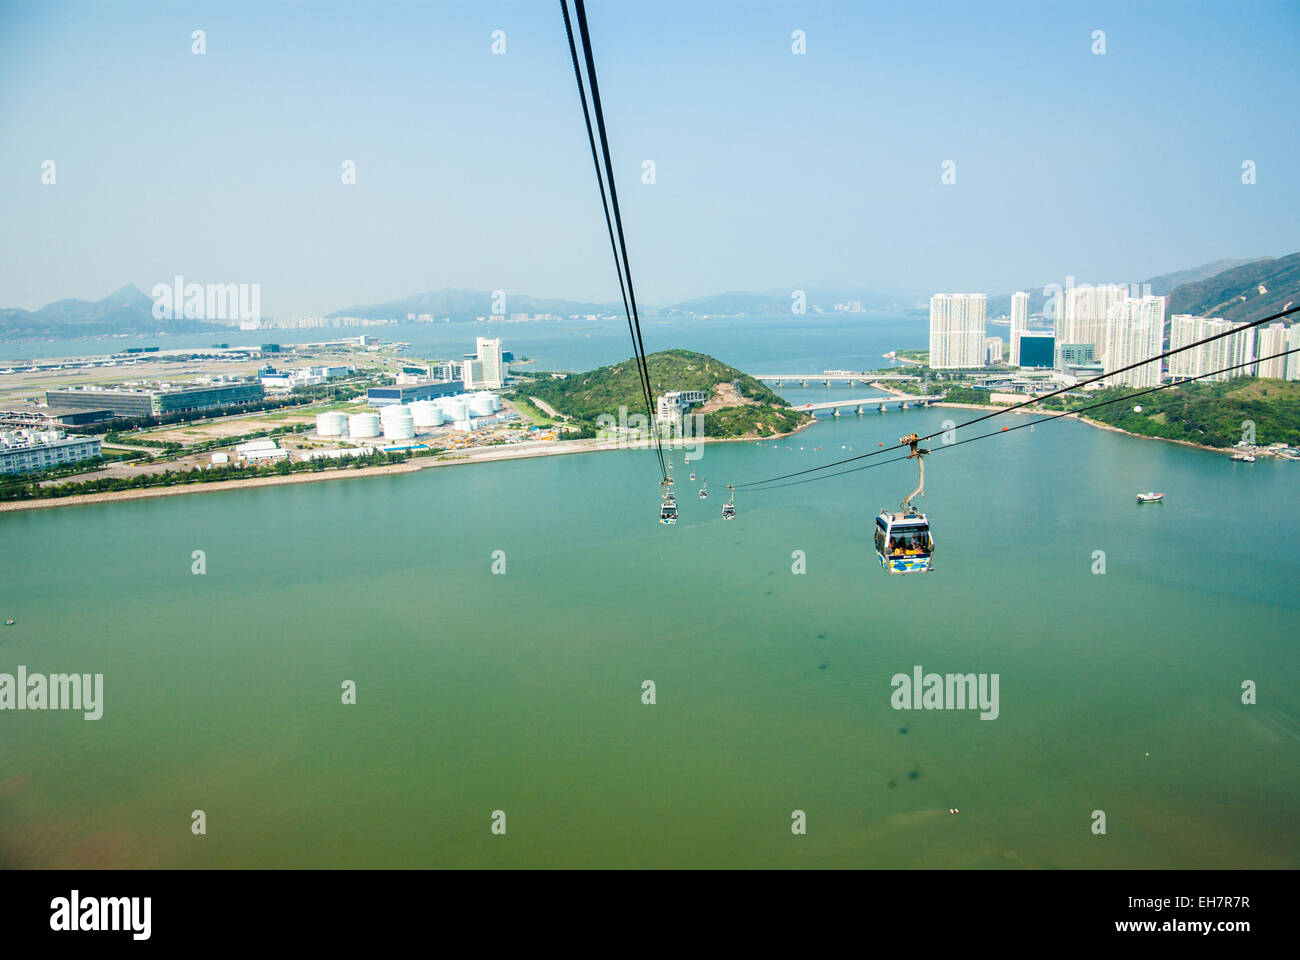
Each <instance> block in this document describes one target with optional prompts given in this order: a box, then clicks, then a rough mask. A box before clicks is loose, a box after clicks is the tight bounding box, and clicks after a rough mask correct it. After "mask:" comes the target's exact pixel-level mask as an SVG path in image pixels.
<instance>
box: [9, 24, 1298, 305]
mask: <svg viewBox="0 0 1300 960" xmlns="http://www.w3.org/2000/svg"><path fill="white" fill-rule="evenodd" d="M589 15H590V19H591V27H592V32H593V43H594V45H595V49H596V53H597V58H598V63H597V66H598V70H599V75H600V81H601V92H602V97H603V100H604V106H605V110H606V119H607V122H608V125H609V134H610V139H611V144H612V148H613V151H614V160H615V164H616V169H617V171H618V176H619V189H620V199H621V200H622V204H623V214H624V221H625V227H626V230H627V234H628V245H629V254H630V258H631V265H632V270H633V276H634V279H635V281H636V284H637V292H638V296H639V299H640V300H642V302H644V303H646V304H669V303H675V302H680V301H683V300H688V299H692V298H694V297H700V296H708V295H714V294H719V293H722V292H725V291H732V290H750V291H769V290H774V289H811V288H822V289H828V290H842V291H845V293H846V295H848V294H853V292H854V291H872V292H875V293H878V294H881V295H884V296H891V297H896V298H899V299H900V300H905V301H907V302H908V303H909V305H910V304H912V303H915V302H918V301H921V302H923V301H924V300H925V299H926V298H928V297H929V296H930V295H931V294H932V293H933V292H934V291H936V290H979V291H987V292H988V293H990V294H1009V293H1012V292H1014V291H1016V290H1025V289H1030V288H1029V287H1027V286H1026V284H1033V283H1049V282H1057V283H1064V278H1065V276H1066V275H1073V276H1076V277H1078V278H1080V280H1087V281H1089V282H1094V283H1096V282H1117V283H1136V282H1140V281H1141V280H1144V279H1146V278H1148V277H1151V276H1156V275H1160V274H1163V273H1168V272H1171V271H1176V270H1182V269H1186V268H1189V267H1193V266H1196V265H1198V264H1202V263H1206V262H1208V261H1212V260H1215V259H1218V258H1220V257H1255V256H1281V255H1285V254H1287V253H1290V252H1293V251H1294V250H1295V249H1297V248H1298V247H1300V244H1298V243H1296V234H1295V231H1294V227H1293V225H1292V224H1291V222H1290V221H1291V220H1292V219H1293V217H1292V215H1293V214H1294V212H1295V211H1296V210H1297V209H1300V181H1297V178H1296V177H1295V176H1294V169H1295V164H1294V159H1293V158H1294V156H1295V155H1296V154H1297V148H1300V131H1297V130H1296V129H1295V126H1294V124H1289V123H1285V122H1279V120H1280V119H1282V118H1284V115H1285V105H1286V104H1289V103H1292V102H1294V101H1295V100H1296V99H1298V97H1297V94H1300V78H1298V77H1297V75H1296V72H1295V71H1294V69H1293V68H1291V67H1290V66H1289V64H1290V63H1291V62H1292V53H1291V51H1292V50H1293V49H1294V46H1295V43H1296V41H1297V39H1300V11H1297V9H1296V8H1295V6H1294V5H1286V4H1282V3H1259V4H1252V5H1251V7H1250V8H1249V15H1246V14H1244V13H1243V12H1242V9H1241V8H1240V7H1239V6H1236V5H1232V4H1229V3H1212V4H1205V5H1200V6H1197V7H1195V8H1188V7H1187V6H1186V5H1183V4H1175V3H1150V4H1143V5H1141V6H1140V7H1132V6H1130V5H1126V4H1105V3H1102V4H1089V5H1088V6H1087V7H1086V8H1071V7H1066V6H1064V5H1046V4H1038V3H1024V4H998V5H995V6H987V7H983V6H975V5H970V4H955V3H948V4H938V5H936V6H935V7H933V8H929V9H927V11H926V12H925V14H924V17H923V18H922V15H921V14H919V13H917V12H914V11H910V10H907V9H875V8H873V9H862V8H859V7H858V6H857V5H854V4H848V3H843V4H818V5H809V6H807V7H801V6H797V5H790V6H788V7H780V8H778V7H769V6H764V7H752V6H742V5H738V4H732V3H718V4H685V3H668V4H661V5H655V6H653V7H648V6H647V7H642V6H637V5H631V4H616V3H609V2H601V0H593V2H592V3H591V4H590V7H589ZM196 30H202V31H203V34H202V43H203V52H202V53H201V54H199V53H195V52H193V49H194V47H195V44H196V43H197V42H198V41H197V40H195V39H193V37H194V32H195V31H196ZM497 30H501V31H504V42H505V53H504V55H499V54H494V53H493V51H492V48H493V43H494V40H493V31H497ZM796 30H798V31H803V35H804V37H805V40H806V52H805V53H802V54H796V53H794V52H792V39H791V36H792V33H793V32H794V31H796ZM1097 31H1104V37H1103V38H1102V41H1101V42H1102V43H1104V52H1099V51H1098V43H1099V41H1098V38H1097V33H1096V32H1097ZM1189 63H1199V64H1210V65H1212V66H1211V67H1210V68H1208V69H1196V70H1189V69H1187V64H1189ZM0 111H3V114H4V116H5V117H6V124H5V126H4V129H3V131H0V220H3V222H4V223H5V224H6V226H7V227H8V229H7V230H6V231H4V233H3V237H2V239H0V257H3V259H4V262H5V263H6V268H7V269H6V270H5V271H3V274H2V275H0V306H3V307H20V308H24V309H36V308H39V307H41V306H44V305H45V304H46V303H49V302H52V301H55V300H59V299H63V298H66V297H76V298H80V299H84V300H92V301H93V300H98V299H100V298H102V297H104V296H105V295H106V294H107V293H109V292H110V291H112V290H116V289H117V288H119V287H120V286H121V285H122V284H123V283H125V282H131V283H133V284H135V285H136V286H137V287H139V288H140V289H141V290H143V291H144V292H145V293H148V292H149V291H150V289H151V288H152V287H153V286H154V285H155V284H158V283H165V282H168V281H169V280H170V279H171V278H172V277H173V276H176V275H184V276H186V277H187V278H193V279H194V280H195V281H196V282H200V283H223V284H225V283H245V284H259V285H260V290H261V296H262V311H263V312H264V313H265V314H267V315H272V316H276V315H280V316H284V315H290V314H307V315H323V314H327V313H331V312H335V311H338V310H340V309H343V308H345V307H346V306H348V305H350V304H358V303H378V302H384V301H388V300H392V299H393V298H395V297H402V296H406V295H409V294H412V293H416V292H420V291H427V290H440V289H443V288H449V287H460V288H473V289H484V290H494V289H504V290H507V291H518V292H521V293H527V294H529V295H532V296H535V297H557V298H567V299H575V300H587V301H593V302H602V303H613V302H617V300H618V292H617V286H616V282H615V276H614V271H613V264H612V260H611V255H610V251H609V249H608V239H607V237H606V234H605V225H604V221H603V218H602V215H601V212H600V205H599V199H598V196H597V193H596V186H595V182H594V172H593V170H592V167H591V161H590V156H589V154H588V147H587V143H586V137H585V131H584V129H583V126H582V119H581V112H580V110H579V107H578V103H577V97H576V89H575V84H574V79H573V75H572V66H571V63H570V62H569V57H568V51H567V49H566V43H565V39H564V31H563V26H562V23H561V21H560V18H559V12H558V10H556V9H555V5H553V4H548V3H522V2H520V3H499V4H498V3H483V4H473V5H450V4H449V5H445V6H441V5H440V6H430V5H424V4H414V3H411V4H406V3H397V4H392V5H385V6H383V7H379V8H374V9H368V10H365V11H362V10H360V9H358V8H353V7H350V6H346V5H337V6H333V7H331V6H329V5H324V4H322V5H318V6H313V7H311V8H305V7H304V8H296V9H295V8H291V7H281V6H267V5H262V4H253V3H233V4H227V3H222V4H216V3H211V4H204V3H200V4H195V5H190V6H185V7H183V8H182V7H176V6H173V5H170V4H162V3H149V2H142V3H134V4H129V5H128V4H124V3H123V4H93V5H92V4H88V3H58V2H54V3H43V4H35V3H33V4H26V5H19V4H11V5H9V6H6V7H5V8H4V9H2V10H0ZM1279 111H1281V112H1279ZM1084 129H1088V130H1098V129H1101V130H1111V131H1113V136H1109V135H1108V136H1101V137H1095V136H1089V137H1082V136H1081V135H1080V131H1081V130H1084ZM1225 132H1226V133H1225ZM647 162H651V163H653V167H652V168H651V167H648V166H646V164H647ZM49 163H52V166H47V164H49ZM348 164H353V165H354V166H352V167H351V168H349V166H347V165H348ZM949 164H951V166H949ZM1247 165H1248V166H1247ZM349 169H351V170H352V171H354V172H355V183H345V182H344V180H345V179H346V178H347V177H348V175H349ZM651 174H652V176H651ZM51 179H52V180H53V182H48V181H49V180H51ZM647 179H653V182H652V183H650V182H645V181H646V180H647ZM1251 179H1253V180H1254V182H1253V183H1252V182H1246V181H1248V180H1251ZM945 181H952V182H945ZM1134 225H1139V226H1138V227H1137V228H1134ZM853 295H855V296H856V294H853ZM822 306H823V307H825V308H826V309H828V310H829V309H831V308H832V306H833V304H831V303H825V304H822Z"/></svg>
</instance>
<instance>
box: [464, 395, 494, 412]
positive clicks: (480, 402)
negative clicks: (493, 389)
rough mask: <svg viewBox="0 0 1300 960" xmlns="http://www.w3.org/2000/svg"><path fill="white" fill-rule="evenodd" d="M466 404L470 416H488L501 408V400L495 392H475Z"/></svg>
mask: <svg viewBox="0 0 1300 960" xmlns="http://www.w3.org/2000/svg"><path fill="white" fill-rule="evenodd" d="M466 406H467V407H468V409H469V415H470V416H471V417H490V416H492V415H493V414H494V413H496V412H497V411H498V410H500V409H501V401H500V400H499V399H497V395H496V394H495V393H475V394H472V395H471V396H470V397H469V401H468V403H467V404H466Z"/></svg>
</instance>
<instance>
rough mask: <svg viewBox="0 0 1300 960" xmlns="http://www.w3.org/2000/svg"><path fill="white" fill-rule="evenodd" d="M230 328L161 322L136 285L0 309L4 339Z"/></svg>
mask: <svg viewBox="0 0 1300 960" xmlns="http://www.w3.org/2000/svg"><path fill="white" fill-rule="evenodd" d="M221 329H227V330H228V329H229V327H222V326H221V325H220V324H215V323H205V322H203V321H201V320H185V319H177V320H158V319H155V318H154V315H153V300H151V299H150V298H149V297H148V296H146V295H145V294H144V293H143V292H141V291H140V289H139V288H138V287H136V286H135V285H134V284H130V283H128V284H127V285H126V286H124V287H121V288H119V289H117V290H114V291H113V292H112V293H110V294H109V295H108V296H106V297H104V299H102V300H93V301H92V300H77V299H75V298H69V299H67V300H55V301H54V302H53V303H47V304H46V305H45V306H43V307H41V308H40V309H39V310H19V309H17V308H13V307H10V308H0V340H30V339H38V338H42V339H43V338H54V339H63V338H72V337H101V336H113V335H116V334H127V335H138V336H152V335H153V334H156V333H203V332H206V331H209V330H221Z"/></svg>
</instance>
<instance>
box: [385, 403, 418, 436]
mask: <svg viewBox="0 0 1300 960" xmlns="http://www.w3.org/2000/svg"><path fill="white" fill-rule="evenodd" d="M379 419H380V421H381V422H382V423H383V426H384V439H385V440H410V439H411V438H412V437H414V436H415V418H414V417H412V416H411V408H410V407H407V406H404V405H402V404H400V403H394V404H390V405H389V406H386V407H384V408H383V409H381V410H380V411H379Z"/></svg>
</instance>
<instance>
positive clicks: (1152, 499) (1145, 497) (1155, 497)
mask: <svg viewBox="0 0 1300 960" xmlns="http://www.w3.org/2000/svg"><path fill="white" fill-rule="evenodd" d="M1164 498H1165V495H1164V494H1163V493H1155V492H1148V493H1139V494H1138V503H1159V502H1160V501H1161V500H1163V499H1164Z"/></svg>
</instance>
